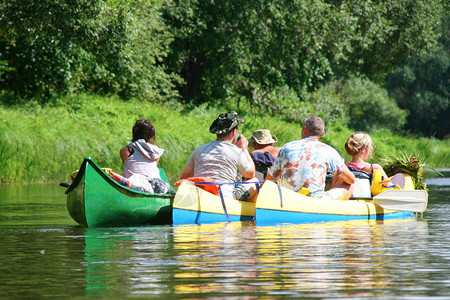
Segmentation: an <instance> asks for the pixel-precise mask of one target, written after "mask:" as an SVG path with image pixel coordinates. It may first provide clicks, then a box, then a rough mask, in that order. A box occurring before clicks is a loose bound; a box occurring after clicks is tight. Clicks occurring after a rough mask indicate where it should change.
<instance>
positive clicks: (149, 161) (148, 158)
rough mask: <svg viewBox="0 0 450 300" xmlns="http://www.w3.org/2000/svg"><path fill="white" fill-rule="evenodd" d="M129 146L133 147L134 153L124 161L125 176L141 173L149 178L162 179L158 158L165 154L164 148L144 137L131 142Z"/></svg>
mask: <svg viewBox="0 0 450 300" xmlns="http://www.w3.org/2000/svg"><path fill="white" fill-rule="evenodd" d="M128 146H129V147H131V148H133V150H134V153H133V154H131V155H130V156H129V157H128V158H127V159H126V160H125V161H124V162H123V167H124V169H123V177H125V178H129V177H131V176H132V175H134V174H141V175H144V176H145V177H147V178H160V179H161V176H160V175H159V169H158V161H157V159H158V158H159V157H161V155H163V153H164V149H161V148H159V147H158V146H156V145H153V144H150V143H147V142H146V141H145V140H144V139H140V140H137V141H135V142H131V143H129V144H128Z"/></svg>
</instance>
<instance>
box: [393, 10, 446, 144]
mask: <svg viewBox="0 0 450 300" xmlns="http://www.w3.org/2000/svg"><path fill="white" fill-rule="evenodd" d="M441 32H442V35H441V37H440V38H439V44H438V47H437V49H435V50H434V51H432V52H430V53H429V54H428V55H426V56H425V58H424V59H423V60H419V59H413V60H412V61H411V62H410V63H409V64H408V65H406V66H403V67H400V68H398V69H397V70H395V72H393V73H392V74H390V75H388V76H387V78H386V84H385V86H386V88H387V89H388V91H389V92H390V94H391V95H392V97H394V98H395V99H396V100H397V103H398V105H399V106H400V107H401V108H404V109H408V110H409V111H410V115H409V117H408V126H407V129H410V130H412V131H414V132H417V133H421V134H423V135H425V136H433V135H435V136H436V137H438V138H443V137H444V136H445V135H446V134H449V133H450V118H449V116H450V16H447V17H446V18H445V19H444V22H443V23H442V30H441Z"/></svg>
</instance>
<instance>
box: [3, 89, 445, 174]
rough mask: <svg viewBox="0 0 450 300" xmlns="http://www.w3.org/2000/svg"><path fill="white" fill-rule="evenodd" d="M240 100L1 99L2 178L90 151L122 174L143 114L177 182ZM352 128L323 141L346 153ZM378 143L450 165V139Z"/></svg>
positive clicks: (377, 154)
mask: <svg viewBox="0 0 450 300" xmlns="http://www.w3.org/2000/svg"><path fill="white" fill-rule="evenodd" d="M230 109H236V108H235V107H230V106H229V107H226V108H223V107H222V108H218V107H206V106H200V107H197V108H195V109H190V110H186V109H184V108H183V107H164V106H161V105H157V104H151V103H148V102H140V101H138V100H131V101H127V102H124V101H122V100H120V99H117V98H114V97H105V96H92V95H78V96H73V97H67V98H63V99H60V100H59V101H56V102H54V103H52V104H49V105H45V106H41V105H39V104H38V103H34V102H31V103H27V104H25V105H5V104H1V105H0V118H1V120H3V122H1V124H0V182H3V183H5V182H43V181H46V182H61V181H68V180H69V176H70V174H71V173H72V172H73V171H74V170H76V169H78V168H79V166H80V164H81V162H82V161H83V158H84V157H86V156H90V157H92V158H93V159H94V160H95V161H96V162H97V163H98V164H99V165H100V166H101V167H109V168H112V169H113V170H114V171H116V172H118V173H121V172H122V170H123V168H122V162H121V160H120V157H119V150H120V148H122V147H123V146H124V145H126V144H127V143H128V142H129V141H130V140H131V128H132V126H133V124H134V122H135V121H136V120H137V119H139V118H146V119H150V120H151V121H152V122H153V124H154V125H155V128H156V142H157V144H158V145H159V146H160V147H162V148H163V149H165V153H164V155H163V156H162V158H161V160H160V164H159V165H160V167H162V168H164V169H165V171H166V173H167V175H168V178H169V180H170V181H171V182H172V183H173V182H175V181H176V180H177V179H178V178H179V176H180V174H181V172H182V170H183V168H184V166H185V164H186V162H187V160H188V158H189V156H190V154H191V153H192V151H193V150H194V149H195V148H196V147H197V146H199V145H201V144H204V143H207V142H209V141H211V140H212V139H214V138H215V136H214V135H213V134H211V133H209V126H210V124H211V123H212V121H213V120H214V119H215V118H216V117H217V115H218V114H219V113H221V112H225V111H227V110H230ZM239 114H240V116H241V117H242V118H243V119H244V120H245V121H246V122H245V123H244V124H243V125H241V126H240V132H241V133H242V134H244V135H245V136H246V137H247V138H248V137H250V136H251V135H252V133H253V131H254V130H256V129H260V128H266V129H270V130H271V132H272V133H273V134H275V135H276V136H277V137H278V143H277V144H276V145H278V146H282V145H283V144H284V143H286V142H289V141H292V140H295V139H299V138H300V133H301V124H299V123H295V122H289V121H286V120H284V119H282V118H279V117H270V116H266V115H261V114H255V113H253V112H252V110H251V109H248V108H246V109H242V107H241V111H239ZM350 133H351V130H349V129H347V128H345V127H342V126H339V125H333V126H330V127H329V128H327V130H326V133H325V136H324V137H323V139H322V141H324V142H326V143H328V144H330V145H332V146H333V147H335V148H336V149H337V150H338V151H339V152H340V153H341V155H343V156H344V158H346V159H347V160H348V159H349V157H348V156H346V154H345V150H344V144H345V142H346V140H347V138H348V136H349V135H350ZM371 136H372V138H373V140H374V142H375V145H376V148H375V151H374V155H373V158H372V161H376V160H377V159H379V158H381V157H382V156H383V155H390V154H394V155H395V154H400V153H401V152H404V153H412V154H413V153H415V152H417V151H419V152H420V153H425V154H426V157H427V164H428V165H430V166H432V167H450V147H449V146H450V145H449V143H450V141H448V140H447V141H439V140H435V139H424V138H414V137H402V136H399V135H393V134H391V133H390V132H389V131H382V130H381V131H375V132H372V133H371Z"/></svg>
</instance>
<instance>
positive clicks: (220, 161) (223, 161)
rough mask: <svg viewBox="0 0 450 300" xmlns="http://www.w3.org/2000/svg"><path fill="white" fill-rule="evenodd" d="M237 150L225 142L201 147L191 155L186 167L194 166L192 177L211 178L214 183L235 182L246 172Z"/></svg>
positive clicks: (214, 142)
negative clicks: (239, 175)
mask: <svg viewBox="0 0 450 300" xmlns="http://www.w3.org/2000/svg"><path fill="white" fill-rule="evenodd" d="M242 159H243V158H242V156H241V155H240V152H239V148H238V147H236V145H234V144H232V143H229V142H225V141H217V140H216V141H212V142H210V143H208V144H205V145H201V146H199V147H198V148H197V149H195V151H194V152H193V153H192V155H191V157H190V158H189V161H188V165H192V166H194V174H193V176H194V177H208V178H213V179H215V180H216V182H228V183H230V182H235V181H239V180H240V179H239V178H237V176H238V174H241V173H244V172H245V171H246V170H245V169H244V166H246V162H245V161H242Z"/></svg>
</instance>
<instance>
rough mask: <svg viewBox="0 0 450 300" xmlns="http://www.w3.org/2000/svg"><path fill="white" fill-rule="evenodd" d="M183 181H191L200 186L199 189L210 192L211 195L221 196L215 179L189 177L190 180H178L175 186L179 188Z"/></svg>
mask: <svg viewBox="0 0 450 300" xmlns="http://www.w3.org/2000/svg"><path fill="white" fill-rule="evenodd" d="M183 180H188V181H191V182H193V183H195V185H196V186H198V187H199V188H201V189H204V190H205V191H207V192H210V193H211V194H214V195H219V185H218V184H213V183H214V182H215V180H214V179H213V178H209V177H189V178H184V179H180V180H178V181H177V182H175V185H176V186H179V185H180V184H181V182H182V181H183ZM199 182H205V183H210V184H199Z"/></svg>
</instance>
